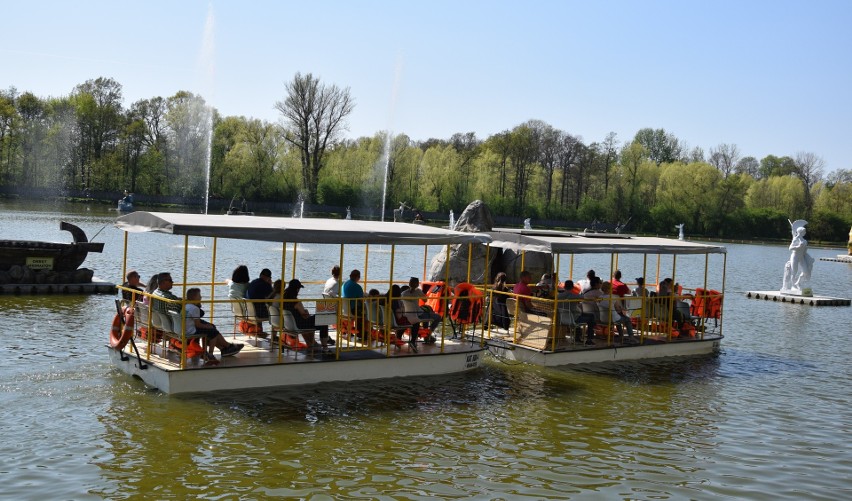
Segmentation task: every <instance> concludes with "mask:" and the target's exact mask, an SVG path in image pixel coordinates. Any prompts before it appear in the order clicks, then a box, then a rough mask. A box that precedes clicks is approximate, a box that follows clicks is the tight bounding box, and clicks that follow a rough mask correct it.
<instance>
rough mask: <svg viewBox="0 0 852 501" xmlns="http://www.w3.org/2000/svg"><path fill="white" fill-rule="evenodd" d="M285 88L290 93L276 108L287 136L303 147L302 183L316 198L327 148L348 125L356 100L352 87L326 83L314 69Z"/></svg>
mask: <svg viewBox="0 0 852 501" xmlns="http://www.w3.org/2000/svg"><path fill="white" fill-rule="evenodd" d="M284 88H285V90H286V91H287V97H286V98H285V99H284V100H283V101H278V102H276V103H275V109H277V110H278V111H279V112H281V115H283V117H284V139H285V140H286V141H288V142H289V143H291V144H292V145H293V146H295V147H296V148H297V149H298V150H299V154H300V157H301V162H302V178H303V179H302V186H303V188H304V190H305V191H307V193H308V197H309V199H310V200H313V201H316V200H317V185H318V183H319V173H320V170H321V169H322V167H323V163H322V162H323V156H324V155H325V151H326V148H328V147H329V146H330V145H331V144H333V143H334V141H335V140H336V139H337V136H338V134H339V133H340V132H341V131H343V130H345V129H346V117H348V116H349V114H350V113H352V109H353V108H354V107H355V101H354V100H353V99H352V97H351V96H350V95H349V88H348V87H347V88H345V89H340V88H338V87H337V86H336V85H325V84H322V83H320V80H319V78H315V77H314V76H313V75H312V74H310V73H308V74H307V75H304V76H302V74H301V73H296V75H295V76H294V77H293V80H292V81H290V82H288V83H286V84H285V85H284Z"/></svg>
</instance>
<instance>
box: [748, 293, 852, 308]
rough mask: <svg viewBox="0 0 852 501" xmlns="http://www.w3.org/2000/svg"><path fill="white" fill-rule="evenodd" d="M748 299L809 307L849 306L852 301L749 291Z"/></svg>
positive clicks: (838, 298)
mask: <svg viewBox="0 0 852 501" xmlns="http://www.w3.org/2000/svg"><path fill="white" fill-rule="evenodd" d="M746 297H749V298H752V299H763V300H766V301H770V300H771V301H781V302H782V303H792V304H804V305H807V306H849V305H851V304H852V299H845V298H842V297H828V296H810V297H806V296H796V295H794V294H782V293H780V292H778V291H747V292H746Z"/></svg>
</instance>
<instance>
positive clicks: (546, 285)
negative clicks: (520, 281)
mask: <svg viewBox="0 0 852 501" xmlns="http://www.w3.org/2000/svg"><path fill="white" fill-rule="evenodd" d="M535 287H536V289H535V296H536V297H544V298H551V299H552V298H553V295H554V293H555V291H556V281H555V280H554V277H553V275H552V274H550V273H545V274H543V275H542V276H541V279H540V280H539V281H538V283H537V284H535Z"/></svg>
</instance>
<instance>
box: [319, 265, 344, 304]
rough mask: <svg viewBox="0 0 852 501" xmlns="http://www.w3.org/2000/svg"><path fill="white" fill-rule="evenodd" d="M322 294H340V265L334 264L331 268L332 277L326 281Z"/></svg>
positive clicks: (332, 295)
mask: <svg viewBox="0 0 852 501" xmlns="http://www.w3.org/2000/svg"><path fill="white" fill-rule="evenodd" d="M322 294H323V296H325V297H338V296H340V266H337V265H334V266H333V267H332V268H331V278H329V279H328V280H326V281H325V287H323V289H322Z"/></svg>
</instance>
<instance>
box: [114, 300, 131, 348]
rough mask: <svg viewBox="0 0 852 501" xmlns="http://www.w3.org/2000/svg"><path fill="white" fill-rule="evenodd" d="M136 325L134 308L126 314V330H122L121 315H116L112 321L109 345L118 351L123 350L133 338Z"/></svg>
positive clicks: (126, 311) (128, 309) (129, 309)
mask: <svg viewBox="0 0 852 501" xmlns="http://www.w3.org/2000/svg"><path fill="white" fill-rule="evenodd" d="M135 324H136V320H135V314H134V311H133V308H127V309H125V312H124V329H122V328H121V315H119V314H118V313H116V314H115V317H114V318H113V319H112V329H110V331H109V345H110V346H111V347H113V348H115V349H116V350H123V349H124V347H125V346H127V343H129V342H130V338H132V337H133V327H134V325H135Z"/></svg>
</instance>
